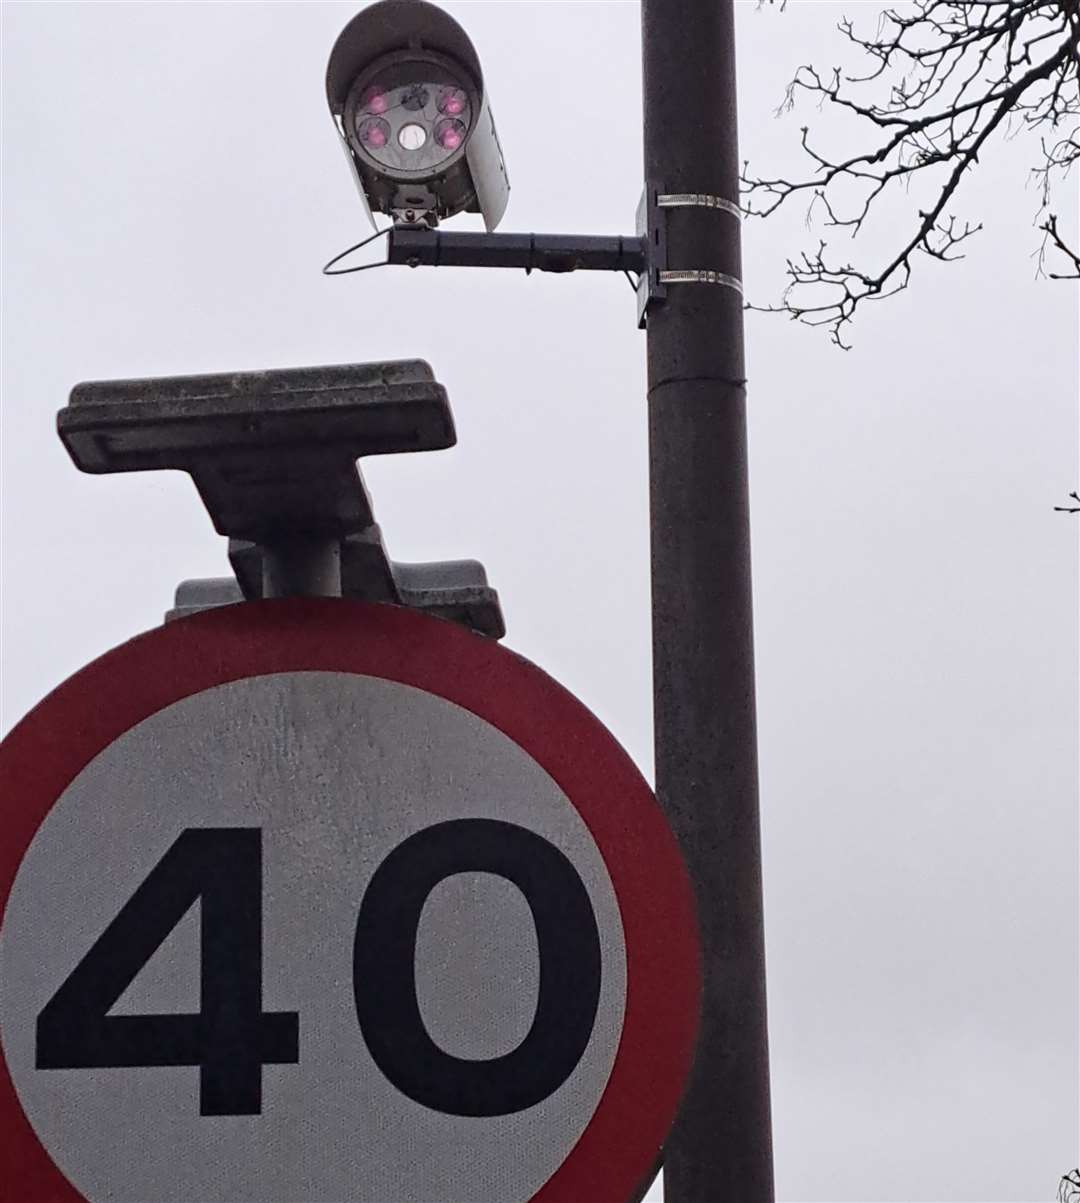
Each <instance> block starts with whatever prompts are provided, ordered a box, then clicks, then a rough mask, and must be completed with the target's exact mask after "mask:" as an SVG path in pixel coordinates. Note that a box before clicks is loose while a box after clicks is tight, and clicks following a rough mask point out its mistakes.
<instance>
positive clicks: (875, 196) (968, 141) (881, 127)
mask: <svg viewBox="0 0 1080 1203" xmlns="http://www.w3.org/2000/svg"><path fill="white" fill-rule="evenodd" d="M771 2H772V0H770V3H771ZM781 7H783V4H781ZM839 28H840V32H841V33H842V34H843V35H844V37H845V38H846V40H847V41H848V42H849V43H850V44H851V45H853V46H854V47H856V48H857V50H858V51H859V52H861V53H862V54H863V55H865V56H866V57H867V58H868V59H869V60H870V65H869V68H868V70H867V71H866V73H864V74H862V75H847V74H844V73H843V72H842V71H841V70H840V69H839V68H834V69H832V70H831V71H829V72H821V71H819V69H818V68H817V67H814V66H813V65H809V64H804V65H803V66H801V67H800V68H799V69H798V71H797V72H796V74H795V78H794V79H793V80H792V81H791V83H790V84H789V85H788V88H787V91H786V93H785V97H784V101H783V102H782V104H781V106H780V109H779V110H778V111H779V112H788V111H790V110H791V109H793V108H794V107H795V105H796V104H797V103H798V101H799V100H800V98H803V97H810V98H816V99H817V101H818V104H819V107H823V106H831V107H833V108H835V109H837V110H840V111H842V112H844V113H847V114H849V115H850V116H851V117H853V118H855V119H857V120H858V121H859V122H861V123H862V124H863V125H864V126H865V127H866V128H867V135H868V140H867V143H866V145H865V149H862V150H861V151H860V152H859V153H856V154H850V155H847V156H846V157H838V156H831V155H830V154H828V153H826V152H825V151H824V150H821V149H819V148H818V146H817V145H816V143H813V142H812V141H811V138H810V130H809V127H808V126H804V127H803V129H802V138H801V145H802V149H803V151H804V152H805V154H806V155H807V157H808V158H809V160H810V171H809V173H808V175H807V177H806V178H803V179H798V180H789V179H784V178H769V177H763V176H757V175H752V174H751V172H750V167H749V164H748V163H747V164H745V165H744V168H743V174H742V186H743V209H744V212H745V213H746V214H747V215H748V216H751V217H769V216H770V215H771V214H773V213H775V212H776V211H777V210H778V209H779V208H780V207H781V206H782V205H784V204H785V203H786V202H788V201H789V200H790V199H791V198H792V197H793V196H798V195H802V194H805V195H806V197H807V200H808V204H807V222H808V224H809V225H812V224H814V223H819V224H820V225H821V226H822V227H823V228H824V230H825V231H826V238H825V239H822V240H820V241H819V243H818V247H817V250H815V251H813V252H810V253H808V252H802V253H801V254H800V255H799V256H798V257H797V258H794V259H789V260H788V264H787V276H788V285H787V288H786V289H785V291H784V293H783V296H782V297H781V299H780V301H779V303H777V304H775V305H764V306H751V308H757V309H761V310H764V311H766V312H773V313H787V314H788V315H789V316H791V317H792V318H794V319H796V320H798V321H802V322H805V323H806V324H808V325H812V326H824V327H826V328H828V329H829V331H830V333H831V336H832V339H833V341H834V342H835V343H836V344H837V345H838V346H840V347H844V348H846V347H847V346H848V345H849V344H848V343H847V342H845V328H846V327H847V326H848V324H849V323H850V322H851V320H852V318H853V316H854V314H855V312H856V310H857V309H858V308H859V306H860V305H862V304H864V303H866V302H870V301H880V300H883V299H885V298H887V297H890V296H893V295H895V294H896V293H897V292H900V291H902V290H903V289H905V288H906V287H907V286H908V284H909V282H910V280H911V276H912V272H913V269H914V262H915V260H916V257H917V256H918V255H920V254H921V255H925V256H928V257H929V258H932V259H938V260H941V261H943V262H948V261H951V260H953V259H960V258H963V254H964V252H963V250H962V249H961V247H962V244H963V243H965V242H967V241H968V239H970V238H972V237H973V236H974V235H975V234H977V233H978V232H979V230H980V229H981V228H982V227H981V225H980V224H979V223H978V222H971V221H968V220H961V219H959V218H958V217H956V216H955V215H954V214H952V213H951V212H949V211H948V210H950V209H951V206H952V204H953V202H954V200H955V199H956V198H957V196H958V194H959V193H960V191H961V187H962V184H963V183H964V181H965V178H966V177H967V175H968V173H969V172H970V171H972V170H973V169H974V168H975V167H976V166H977V164H978V162H979V157H980V154H981V153H982V152H983V150H984V148H985V147H986V145H987V144H988V143H989V142H990V141H991V140H992V139H994V138H995V137H997V136H1001V137H1016V136H1018V135H1020V134H1022V133H1024V132H1029V133H1030V132H1032V131H1035V130H1038V131H1039V132H1040V135H1041V136H1040V142H1039V145H1040V155H1041V157H1040V160H1039V162H1038V164H1037V165H1036V166H1035V167H1034V168H1033V175H1034V177H1035V178H1036V180H1037V182H1038V184H1039V197H1040V203H1039V216H1040V217H1043V221H1042V223H1041V224H1040V225H1039V228H1040V229H1041V230H1042V231H1043V234H1044V237H1043V242H1042V245H1041V247H1040V249H1039V251H1038V252H1037V256H1038V272H1039V274H1042V275H1047V276H1049V278H1050V279H1055V280H1058V279H1076V278H1080V258H1078V256H1077V253H1076V252H1075V251H1074V250H1073V249H1071V248H1070V247H1069V246H1068V245H1067V244H1066V242H1065V240H1064V238H1063V236H1062V234H1061V231H1060V229H1059V227H1058V219H1057V216H1056V215H1055V214H1053V213H1050V212H1049V206H1050V203H1051V198H1052V193H1053V190H1054V188H1055V187H1056V186H1058V185H1060V184H1061V182H1062V181H1063V180H1065V179H1066V177H1067V176H1068V175H1069V173H1070V171H1071V169H1072V167H1073V165H1074V164H1075V163H1076V161H1077V159H1078V158H1080V0H914V2H913V3H912V4H911V5H910V6H906V7H905V8H904V10H903V11H899V10H897V9H892V8H889V9H885V10H884V11H883V12H882V14H881V16H880V19H879V21H878V24H877V28H876V29H875V31H874V32H873V33H870V34H862V33H860V32H858V31H857V30H856V27H855V25H854V23H853V22H852V21H850V20H848V19H847V18H844V19H843V20H842V21H841V22H840V25H839ZM913 183H915V184H920V185H922V184H925V185H926V187H927V188H928V189H930V191H931V199H930V200H929V201H928V202H926V203H925V204H924V205H923V206H922V207H918V206H917V207H916V210H915V219H914V221H913V228H912V229H911V231H910V232H909V233H908V234H907V235H906V236H904V237H903V238H902V239H901V241H900V243H899V245H898V246H897V248H896V249H895V251H894V252H892V253H891V254H890V255H889V256H887V258H886V261H885V263H884V264H883V265H880V266H877V267H875V268H864V267H859V266H856V265H855V264H853V263H851V262H847V261H843V260H837V259H836V258H835V257H834V254H833V251H832V246H831V244H830V242H829V241H828V239H829V238H830V237H835V236H836V233H837V232H840V233H843V234H846V235H847V236H848V237H849V238H851V239H855V238H856V236H857V235H859V234H860V233H862V232H863V230H864V227H865V226H866V224H867V223H868V222H869V221H870V220H871V218H872V217H873V216H874V215H875V214H876V213H877V212H878V209H879V203H880V201H881V198H882V197H883V196H884V195H886V194H890V195H891V194H892V193H893V192H894V191H895V189H896V186H902V187H904V188H908V187H910V186H911V185H912V184H913ZM1048 254H1052V255H1053V256H1054V257H1055V259H1057V260H1061V259H1063V260H1064V263H1065V265H1066V267H1067V268H1069V269H1070V270H1067V271H1050V272H1048V271H1047V270H1046V267H1045V262H1046V257H1047V255H1048Z"/></svg>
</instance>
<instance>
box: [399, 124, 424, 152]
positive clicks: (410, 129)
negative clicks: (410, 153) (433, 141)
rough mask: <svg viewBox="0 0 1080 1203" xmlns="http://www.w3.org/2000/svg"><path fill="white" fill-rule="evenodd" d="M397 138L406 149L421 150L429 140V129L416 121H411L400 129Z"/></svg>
mask: <svg viewBox="0 0 1080 1203" xmlns="http://www.w3.org/2000/svg"><path fill="white" fill-rule="evenodd" d="M397 140H398V142H399V143H400V144H401V146H402V148H403V149H404V150H419V149H420V147H421V146H423V145H424V143H425V142H426V141H427V130H426V129H424V127H423V126H422V125H417V124H416V122H415V121H410V122H409V124H408V125H403V126H402V127H401V129H399V130H398V136H397Z"/></svg>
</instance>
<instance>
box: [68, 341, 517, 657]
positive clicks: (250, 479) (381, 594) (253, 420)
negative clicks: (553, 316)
mask: <svg viewBox="0 0 1080 1203" xmlns="http://www.w3.org/2000/svg"><path fill="white" fill-rule="evenodd" d="M57 428H58V432H59V434H60V438H61V440H62V442H63V443H64V446H65V447H66V448H67V450H68V453H69V454H70V455H71V458H72V459H73V460H74V462H75V464H76V466H77V467H79V468H80V469H82V470H83V471H84V472H91V473H110V472H139V471H148V470H155V469H178V470H180V471H184V472H188V473H189V474H190V475H191V477H192V479H193V480H194V482H195V486H196V488H197V489H198V491H199V495H200V496H201V497H202V500H203V503H204V504H205V506H206V508H207V510H208V512H209V514H210V518H211V520H212V521H213V524H214V527H215V529H216V530H217V531H218V533H219V534H222V535H226V536H228V537H229V559H230V562H231V564H232V567H233V570H234V572H235V573H236V580H235V582H234V581H232V580H230V579H229V578H224V579H214V580H208V581H192V582H185V583H184V584H183V585H181V586H180V588H179V589H178V590H177V598H176V606H175V607H174V609H173V610H172V611H170V614H169V615H168V617H170V618H175V617H180V616H181V615H183V614H187V613H191V612H193V611H194V610H196V609H205V608H208V607H210V606H216V605H226V604H229V603H231V602H236V601H240V600H245V599H246V600H249V601H252V600H257V599H259V598H264V597H281V596H291V595H303V596H344V597H351V598H357V599H361V600H366V601H385V602H391V603H394V604H397V605H406V606H412V607H415V608H417V609H421V610H426V611H428V612H429V613H433V614H437V615H439V616H442V617H446V618H450V619H453V620H454V621H457V622H460V623H462V624H464V625H465V626H468V627H470V628H472V629H473V630H476V631H479V632H481V633H482V634H485V635H490V636H493V637H494V638H500V637H501V636H502V635H503V634H504V633H505V627H504V625H503V619H502V612H501V609H500V606H499V600H498V595H497V594H496V593H495V591H494V590H493V589H491V588H489V587H488V584H487V580H486V578H485V576H484V570H483V568H482V567H481V566H480V565H479V564H478V563H476V562H475V561H472V560H465V561H449V562H446V563H435V564H411V565H409V564H395V563H394V562H393V561H391V560H390V559H389V558H388V556H387V554H386V551H385V548H384V547H383V543H382V536H381V532H380V531H379V528H378V526H377V524H376V523H375V518H374V514H373V512H372V507H371V498H370V496H369V495H368V491H367V489H366V487H365V485H364V482H363V478H362V477H361V475H360V471H359V469H358V467H357V465H356V461H357V459H358V458H360V457H361V456H364V455H385V454H389V453H393V452H403V451H433V450H438V449H441V448H445V447H452V446H453V445H454V442H455V439H456V436H455V433H454V424H453V418H452V417H451V413H450V403H449V400H448V398H447V395H446V390H445V389H444V388H443V387H442V386H441V385H440V384H437V383H436V381H435V379H434V377H433V375H432V372H431V368H430V367H429V366H428V365H427V364H426V363H424V362H423V361H421V360H401V361H389V362H383V363H368V364H344V365H338V366H332V367H320V368H298V369H287V370H278V371H267V372H240V373H228V374H221V375H213V376H174V377H165V378H159V379H150V380H117V381H98V382H94V383H88V384H79V385H76V387H75V388H74V389H73V390H72V393H71V397H70V400H69V403H68V405H67V406H66V407H65V408H64V409H62V410H61V411H60V413H59V415H58V417H57Z"/></svg>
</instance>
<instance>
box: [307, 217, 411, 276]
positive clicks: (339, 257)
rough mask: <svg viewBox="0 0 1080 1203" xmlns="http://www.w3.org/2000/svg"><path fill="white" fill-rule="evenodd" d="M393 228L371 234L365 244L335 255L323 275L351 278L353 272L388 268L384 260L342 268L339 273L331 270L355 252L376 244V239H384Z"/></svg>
mask: <svg viewBox="0 0 1080 1203" xmlns="http://www.w3.org/2000/svg"><path fill="white" fill-rule="evenodd" d="M393 228H394V227H393V226H387V227H386V229H385V230H376V231H375V233H374V234H371V235H370V236H369V237H367V238H365V239H364V240H363V242H358V243H357V244H356V245H355V246H351V247H349V249H348V250H347V251H342V252H341V254H340V255H335V256H334V257H333V259H331V260H330V262H329V263H327V264H326V266H325V267H324V268H323V269H322V274H323V275H324V276H349V275H351V274H352V273H353V272H366V271H370V270H371V269H372V268H373V267H386V266H387V261H386V260H385V259H383V260H381V261H380V262H379V263H362V264H360V266H359V267H342V268H339V269H338V270H337V271H331V270H330V269H331V268H332V267H333V266H334V264H335V263H340V262H341V261H342V259H344V258H345V257H346V256H347V255H351V254H352V253H353V251H358V250H360V249H361V248H362V247H365V246H367V245H368V244H369V243H371V242H374V241H375V239H376V238H382V237H383V236H384V235H386V234H389V233H390V231H391V230H392V229H393Z"/></svg>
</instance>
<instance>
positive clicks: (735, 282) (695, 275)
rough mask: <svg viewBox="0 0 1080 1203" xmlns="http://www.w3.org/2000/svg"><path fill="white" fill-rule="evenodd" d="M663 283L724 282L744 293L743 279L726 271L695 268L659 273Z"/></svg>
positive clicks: (728, 286) (723, 283) (739, 292)
mask: <svg viewBox="0 0 1080 1203" xmlns="http://www.w3.org/2000/svg"><path fill="white" fill-rule="evenodd" d="M658 275H659V279H660V283H661V284H722V285H723V286H724V287H725V288H732V289H734V290H735V291H736V292H737V293H738V294H739V296H742V295H743V286H742V281H741V280H739V279H737V278H736V277H735V276H729V275H727V274H726V273H724V272H713V271H699V270H696V269H693V268H690V269H681V270H678V271H662V272H659V273H658Z"/></svg>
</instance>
